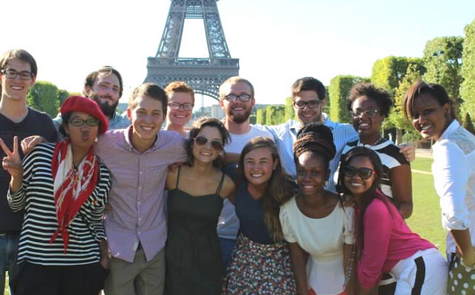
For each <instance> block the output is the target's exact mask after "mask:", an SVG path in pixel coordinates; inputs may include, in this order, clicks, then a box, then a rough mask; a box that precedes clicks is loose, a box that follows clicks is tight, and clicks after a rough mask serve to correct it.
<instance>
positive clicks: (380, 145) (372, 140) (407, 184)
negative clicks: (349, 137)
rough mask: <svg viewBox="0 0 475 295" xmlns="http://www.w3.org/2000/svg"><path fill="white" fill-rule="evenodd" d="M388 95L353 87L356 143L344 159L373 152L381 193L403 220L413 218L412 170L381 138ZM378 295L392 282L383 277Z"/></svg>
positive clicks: (391, 290) (369, 87)
mask: <svg viewBox="0 0 475 295" xmlns="http://www.w3.org/2000/svg"><path fill="white" fill-rule="evenodd" d="M392 104H393V102H392V99H391V95H390V94H389V93H388V92H387V91H386V90H384V89H382V88H377V87H375V86H374V85H373V84H370V83H360V84H356V85H355V86H353V88H352V89H351V90H350V95H349V98H348V111H349V112H350V115H351V117H352V123H353V128H355V130H356V132H358V135H359V137H360V138H359V140H357V141H353V142H350V143H348V144H347V145H346V146H345V148H344V149H343V152H342V154H343V155H344V154H345V153H347V152H348V151H349V150H350V149H352V148H353V147H355V146H365V147H367V148H370V149H372V150H373V151H375V152H376V153H377V154H378V155H379V157H380V159H381V162H382V163H383V175H382V179H381V190H382V192H383V193H384V194H385V195H386V196H388V197H389V198H391V200H392V201H393V202H394V203H395V204H396V206H397V207H398V209H399V212H400V213H401V215H402V216H403V218H409V217H410V216H411V214H412V181H411V167H410V165H409V162H408V161H407V160H406V158H405V157H404V155H403V154H402V153H400V148H399V147H398V146H397V145H395V144H394V142H392V141H390V140H387V139H384V138H383V137H382V136H381V126H382V124H383V121H384V119H385V118H386V117H387V116H388V115H389V112H390V110H391V107H392ZM379 284H380V287H379V294H381V295H390V294H393V293H394V288H395V287H396V285H395V281H394V279H393V278H392V277H391V276H390V275H389V274H384V275H383V279H382V280H381V282H380V283H379Z"/></svg>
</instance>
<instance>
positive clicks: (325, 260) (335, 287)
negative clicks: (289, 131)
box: [280, 123, 355, 295]
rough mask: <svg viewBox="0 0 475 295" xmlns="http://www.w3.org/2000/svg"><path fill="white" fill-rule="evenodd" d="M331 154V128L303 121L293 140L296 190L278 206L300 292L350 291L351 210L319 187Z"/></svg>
mask: <svg viewBox="0 0 475 295" xmlns="http://www.w3.org/2000/svg"><path fill="white" fill-rule="evenodd" d="M334 156H335V145H334V144H333V135H332V132H331V130H330V129H329V128H328V127H326V126H324V125H321V124H317V123H312V124H309V125H307V126H305V127H304V128H303V129H302V130H301V131H300V132H299V134H298V135H297V141H296V142H295V143H294V157H295V164H296V170H297V184H298V186H299V188H300V192H299V193H298V194H297V195H296V196H295V197H294V198H292V199H291V200H290V201H289V202H287V203H286V204H284V205H283V206H282V207H281V211H280V222H281V224H282V231H283V233H284V237H285V239H286V241H287V242H288V243H289V248H290V255H291V258H292V267H293V271H294V276H295V280H296V282H297V290H298V293H299V294H309V295H314V294H319V295H323V294H328V295H330V294H332V295H337V294H345V295H346V294H354V293H353V289H354V271H353V269H354V246H353V245H354V242H355V241H354V237H353V228H354V227H353V209H352V208H350V207H344V206H343V205H342V202H341V200H340V197H339V195H337V194H335V193H333V192H330V191H327V190H325V189H324V187H325V183H326V182H327V181H328V177H329V175H330V170H329V162H330V160H331V159H332V158H333V157H334Z"/></svg>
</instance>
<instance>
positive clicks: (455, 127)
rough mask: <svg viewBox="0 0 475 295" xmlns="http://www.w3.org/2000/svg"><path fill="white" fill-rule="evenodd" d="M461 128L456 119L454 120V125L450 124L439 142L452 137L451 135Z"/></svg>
mask: <svg viewBox="0 0 475 295" xmlns="http://www.w3.org/2000/svg"><path fill="white" fill-rule="evenodd" d="M459 127H460V123H459V122H458V121H457V120H456V119H454V120H453V121H452V123H450V124H449V126H448V127H447V129H445V131H444V132H443V133H442V135H441V136H440V138H439V140H438V141H441V140H443V139H447V138H448V137H449V136H450V134H452V132H454V131H455V130H456V129H457V128H459Z"/></svg>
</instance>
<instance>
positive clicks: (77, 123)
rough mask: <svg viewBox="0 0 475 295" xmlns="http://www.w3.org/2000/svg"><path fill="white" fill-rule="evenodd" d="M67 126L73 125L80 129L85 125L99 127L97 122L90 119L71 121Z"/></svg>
mask: <svg viewBox="0 0 475 295" xmlns="http://www.w3.org/2000/svg"><path fill="white" fill-rule="evenodd" d="M69 124H71V125H73V126H74V127H81V126H83V125H84V124H86V125H87V126H91V127H94V126H97V125H99V120H98V119H96V118H91V119H87V120H81V119H71V120H69Z"/></svg>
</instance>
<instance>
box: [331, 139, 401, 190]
mask: <svg viewBox="0 0 475 295" xmlns="http://www.w3.org/2000/svg"><path fill="white" fill-rule="evenodd" d="M356 146H364V147H367V148H369V149H372V150H373V151H375V152H376V153H377V154H378V156H379V158H380V159H381V162H382V164H383V176H382V179H381V190H382V191H383V193H384V194H385V195H386V196H388V197H390V198H392V197H393V193H392V189H391V179H389V170H391V169H393V168H395V167H398V166H401V165H409V162H408V161H407V160H406V158H405V157H404V155H403V154H401V153H400V152H399V151H400V150H401V149H400V148H399V147H398V146H397V145H396V144H394V142H392V141H390V140H384V141H383V142H381V143H380V144H377V145H368V144H362V143H360V142H359V140H355V141H352V142H350V143H348V144H347V145H346V146H345V148H344V149H343V152H342V155H345V154H346V153H348V151H349V150H351V149H352V148H354V147H356ZM336 178H337V176H336ZM336 178H335V180H336Z"/></svg>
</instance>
